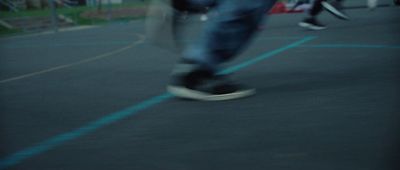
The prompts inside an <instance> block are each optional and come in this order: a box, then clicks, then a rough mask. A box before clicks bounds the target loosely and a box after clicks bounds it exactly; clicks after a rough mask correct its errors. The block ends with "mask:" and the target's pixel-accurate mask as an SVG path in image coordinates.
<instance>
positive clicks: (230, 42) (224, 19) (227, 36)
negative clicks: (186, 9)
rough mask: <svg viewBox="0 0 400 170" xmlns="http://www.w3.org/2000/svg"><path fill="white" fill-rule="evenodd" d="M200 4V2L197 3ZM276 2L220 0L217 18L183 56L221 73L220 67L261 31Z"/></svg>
mask: <svg viewBox="0 0 400 170" xmlns="http://www.w3.org/2000/svg"><path fill="white" fill-rule="evenodd" d="M196 1H198V0H196ZM275 2H276V0H217V6H216V7H215V9H214V12H215V13H217V15H218V16H217V17H214V18H212V19H210V20H209V21H208V22H207V23H206V26H205V27H206V28H205V29H204V31H203V32H202V36H201V38H200V41H199V43H196V44H193V46H191V47H189V48H188V49H187V50H185V52H184V57H185V58H187V59H190V60H195V61H197V62H200V63H202V64H204V65H205V66H207V67H209V68H210V69H214V70H216V71H217V70H218V65H219V64H221V63H222V62H225V61H228V60H229V59H231V58H233V56H235V55H237V54H238V52H240V51H241V50H242V49H243V47H245V46H246V45H247V44H248V42H249V40H250V39H251V37H252V36H253V35H254V33H255V32H256V30H257V29H258V26H259V24H260V23H261V22H262V19H263V18H264V16H266V15H267V11H269V10H270V9H271V8H272V7H273V5H274V4H275Z"/></svg>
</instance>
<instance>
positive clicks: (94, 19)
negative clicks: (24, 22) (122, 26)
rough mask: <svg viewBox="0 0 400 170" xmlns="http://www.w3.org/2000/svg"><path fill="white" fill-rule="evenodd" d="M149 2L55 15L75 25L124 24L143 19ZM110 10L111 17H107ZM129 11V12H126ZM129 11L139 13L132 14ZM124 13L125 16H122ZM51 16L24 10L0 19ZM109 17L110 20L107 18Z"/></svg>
mask: <svg viewBox="0 0 400 170" xmlns="http://www.w3.org/2000/svg"><path fill="white" fill-rule="evenodd" d="M149 1H150V0H144V1H135V2H130V3H122V4H115V5H111V6H109V5H107V4H103V5H102V6H101V8H100V9H101V10H99V9H98V7H97V6H77V7H71V8H67V7H62V8H60V7H59V8H57V9H56V12H57V14H61V15H64V16H66V17H68V18H70V19H72V20H73V21H74V22H75V24H77V25H99V24H107V23H110V22H124V21H130V20H136V19H142V18H144V17H145V14H144V12H143V11H144V9H146V8H147V5H148V4H149ZM109 9H111V15H109V12H108V11H109ZM128 9H129V10H128ZM131 11H140V13H137V14H133V13H132V12H131ZM123 13H125V14H123ZM50 16H51V9H50V8H44V9H36V10H24V11H20V12H11V11H1V13H0V19H2V20H7V19H13V18H29V17H49V18H50ZM109 16H111V18H110V17H109ZM19 32H22V30H17V29H12V30H10V29H7V28H0V35H1V36H3V35H8V34H16V33H19Z"/></svg>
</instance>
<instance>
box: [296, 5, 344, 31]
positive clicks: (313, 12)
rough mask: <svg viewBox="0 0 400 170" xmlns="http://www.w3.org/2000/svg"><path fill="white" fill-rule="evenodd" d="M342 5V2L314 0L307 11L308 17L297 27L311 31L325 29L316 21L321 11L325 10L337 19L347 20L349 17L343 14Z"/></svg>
mask: <svg viewBox="0 0 400 170" xmlns="http://www.w3.org/2000/svg"><path fill="white" fill-rule="evenodd" d="M342 3H343V0H331V1H328V0H314V2H313V5H312V7H311V9H310V10H309V11H308V15H309V16H308V17H306V18H305V19H304V20H303V21H302V22H300V23H299V26H301V27H304V28H308V29H311V30H323V29H326V26H325V25H324V24H322V23H320V22H319V21H318V20H317V16H318V15H319V14H320V13H321V12H322V11H323V9H325V10H327V11H328V12H330V13H331V14H332V15H334V16H335V17H337V18H339V19H342V20H348V19H349V17H348V16H347V15H346V13H344V11H343V6H342Z"/></svg>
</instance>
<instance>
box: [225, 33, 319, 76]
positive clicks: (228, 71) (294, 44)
mask: <svg viewBox="0 0 400 170" xmlns="http://www.w3.org/2000/svg"><path fill="white" fill-rule="evenodd" d="M314 38H315V37H313V36H309V37H305V38H303V39H301V40H300V41H297V42H294V43H292V44H289V45H287V46H285V47H282V48H278V49H276V50H273V51H270V52H268V53H265V54H263V55H260V56H258V57H256V58H253V59H251V60H247V61H245V62H243V63H241V64H238V65H235V66H232V67H229V68H227V69H225V70H223V71H222V72H221V73H220V74H229V73H233V72H236V71H238V70H240V69H243V68H245V67H248V66H250V65H253V64H255V63H258V62H260V61H262V60H265V59H267V58H269V57H272V56H274V55H276V54H279V53H281V52H283V51H286V50H288V49H291V48H294V47H297V46H299V45H301V44H303V43H305V42H307V41H310V40H312V39H314Z"/></svg>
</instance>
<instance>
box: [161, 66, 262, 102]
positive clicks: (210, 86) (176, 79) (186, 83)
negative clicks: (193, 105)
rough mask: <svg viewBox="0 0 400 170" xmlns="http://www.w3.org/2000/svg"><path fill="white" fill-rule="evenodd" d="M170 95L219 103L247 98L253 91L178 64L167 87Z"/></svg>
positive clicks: (220, 77)
mask: <svg viewBox="0 0 400 170" xmlns="http://www.w3.org/2000/svg"><path fill="white" fill-rule="evenodd" d="M167 91H168V92H169V93H171V94H172V95H175V96H176V97H179V98H184V99H193V100H202V101H220V100H231V99H237V98H242V97H247V96H250V95H252V94H254V93H255V90H254V89H249V88H244V87H242V86H240V85H237V84H234V83H232V82H230V81H228V79H227V77H226V76H222V75H215V74H214V73H212V72H211V71H208V70H205V69H201V68H199V66H198V65H196V64H192V63H187V62H186V63H179V64H178V65H177V67H176V68H175V70H174V71H173V73H172V82H171V83H170V84H169V85H168V86H167Z"/></svg>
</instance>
